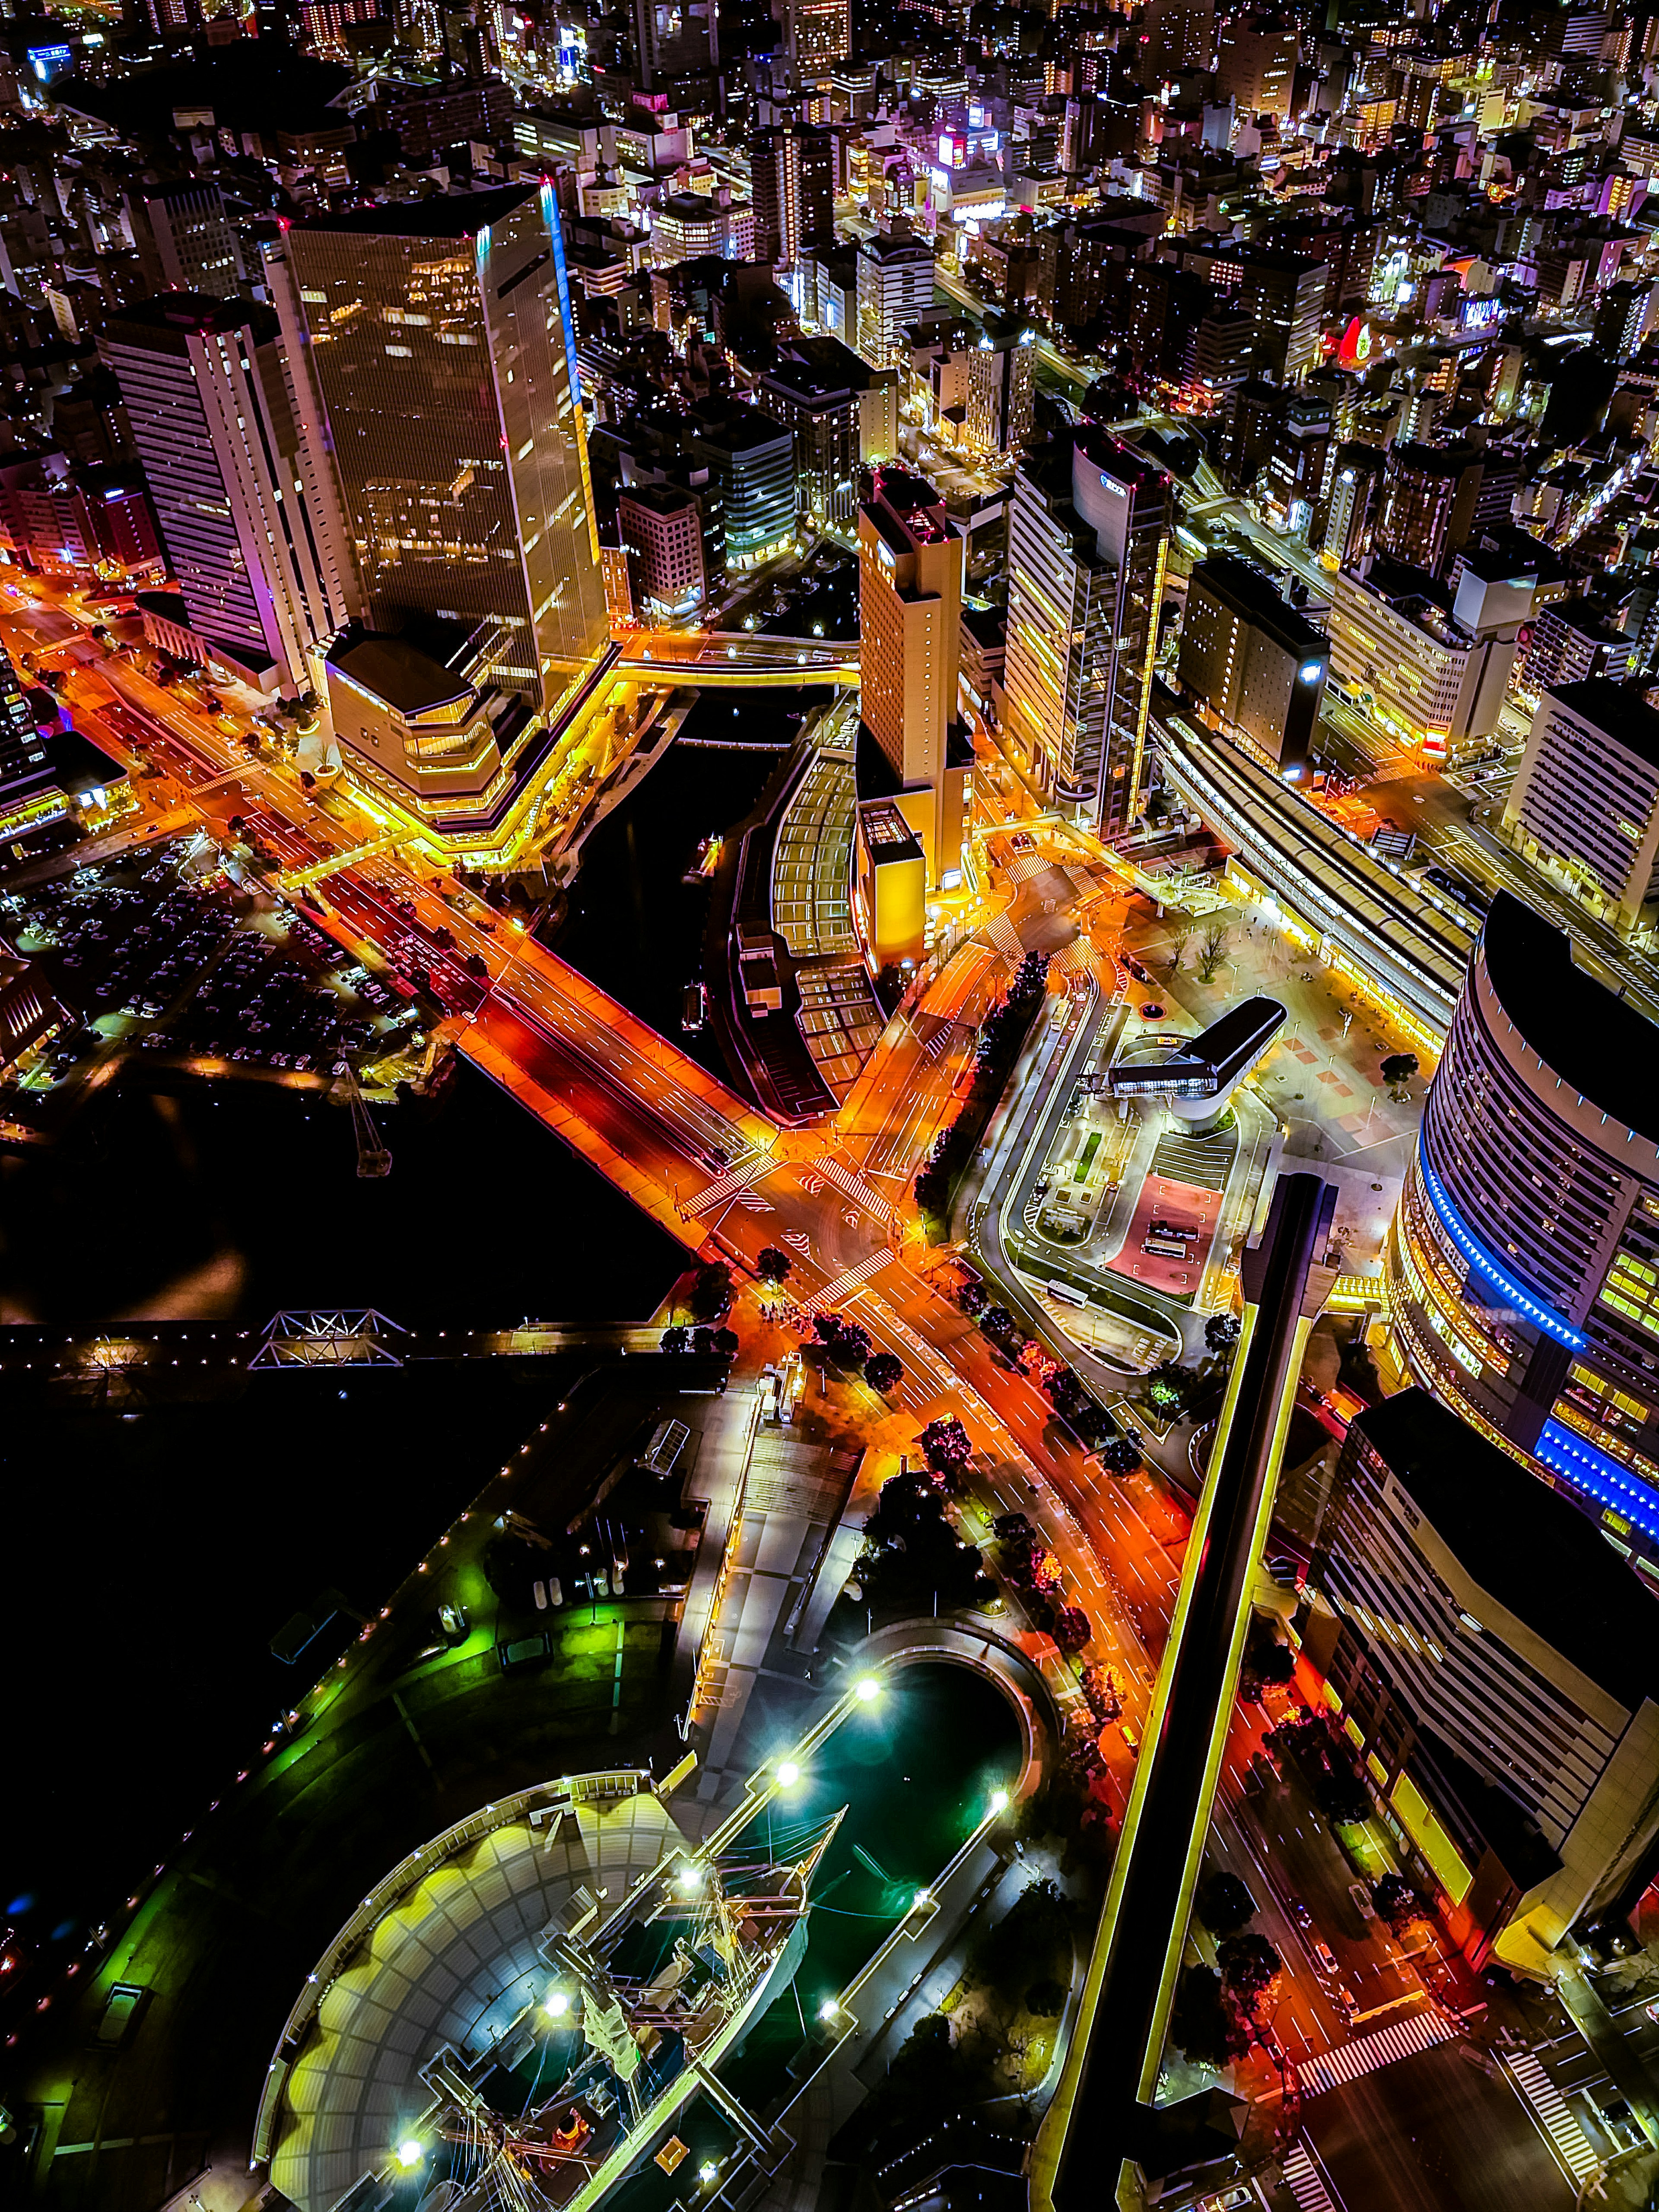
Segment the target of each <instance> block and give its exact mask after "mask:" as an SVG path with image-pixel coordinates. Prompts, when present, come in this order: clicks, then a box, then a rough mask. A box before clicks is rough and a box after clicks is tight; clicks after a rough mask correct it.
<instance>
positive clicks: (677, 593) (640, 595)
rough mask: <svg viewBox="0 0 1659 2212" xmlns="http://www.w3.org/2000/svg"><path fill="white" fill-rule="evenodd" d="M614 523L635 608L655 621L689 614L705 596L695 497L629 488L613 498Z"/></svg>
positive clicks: (660, 488)
mask: <svg viewBox="0 0 1659 2212" xmlns="http://www.w3.org/2000/svg"><path fill="white" fill-rule="evenodd" d="M617 522H618V524H619V525H620V526H621V530H622V541H623V545H624V547H625V548H626V549H627V552H628V557H629V583H630V585H631V586H632V590H633V602H634V604H635V605H636V606H639V607H641V608H642V609H644V611H645V613H646V616H647V620H653V621H659V622H661V621H678V620H682V619H683V618H684V617H685V616H687V615H690V614H695V613H696V611H697V609H698V608H699V607H700V606H702V603H703V601H704V600H705V599H707V598H708V574H707V571H706V569H705V568H704V565H703V553H702V507H700V505H699V504H698V501H697V496H696V493H695V492H693V491H690V490H689V489H680V488H679V487H678V486H677V485H674V484H667V483H646V484H632V485H629V486H628V487H627V488H626V489H624V490H623V492H622V493H621V494H620V495H619V496H618V498H617Z"/></svg>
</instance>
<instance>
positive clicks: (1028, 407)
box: [962, 315, 1036, 459]
mask: <svg viewBox="0 0 1659 2212" xmlns="http://www.w3.org/2000/svg"><path fill="white" fill-rule="evenodd" d="M1035 339H1036V331H1033V330H1031V329H1030V328H1029V327H1022V326H1021V325H1020V324H1019V323H1018V322H1017V321H1016V320H1014V319H1013V318H1012V317H1010V316H1006V315H996V316H987V319H986V322H985V326H984V328H983V329H982V330H981V332H980V335H979V337H978V339H977V341H976V342H975V343H974V344H972V345H970V346H969V349H968V360H967V368H968V377H967V392H966V408H967V412H966V414H965V416H964V417H963V425H962V429H963V438H964V440H965V441H966V442H967V443H968V444H969V446H971V447H974V448H975V451H977V452H979V453H994V454H996V455H997V456H998V457H999V459H1000V458H1001V457H1002V456H1004V455H1006V454H1008V453H1018V451H1019V450H1020V448H1021V447H1022V446H1024V443H1025V441H1026V440H1027V439H1028V438H1029V437H1030V435H1031V414H1032V406H1033V386H1032V376H1031V347H1032V344H1033V342H1034V341H1035Z"/></svg>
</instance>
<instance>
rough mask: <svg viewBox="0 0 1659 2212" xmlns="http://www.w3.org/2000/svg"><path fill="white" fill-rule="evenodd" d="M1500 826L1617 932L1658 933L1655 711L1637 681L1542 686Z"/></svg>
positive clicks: (1658, 734)
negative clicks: (1542, 692) (1545, 689)
mask: <svg viewBox="0 0 1659 2212" xmlns="http://www.w3.org/2000/svg"><path fill="white" fill-rule="evenodd" d="M1503 834H1504V836H1506V837H1507V838H1509V840H1510V842H1511V843H1512V844H1513V845H1514V846H1515V847H1516V850H1517V851H1518V852H1520V853H1522V854H1524V855H1525V856H1526V858H1527V859H1528V860H1530V861H1531V863H1532V864H1533V866H1534V867H1535V868H1537V869H1538V870H1539V871H1540V872H1541V873H1542V874H1543V875H1545V876H1547V877H1548V878H1549V879H1550V880H1551V881H1552V882H1553V884H1556V885H1557V886H1558V888H1559V889H1560V890H1564V891H1565V892H1566V894H1567V895H1568V896H1569V897H1571V898H1574V899H1576V900H1577V902H1578V903H1579V904H1580V905H1581V906H1583V908H1585V909H1586V911H1587V912H1589V913H1590V914H1593V915H1595V916H1596V917H1597V919H1598V920H1599V921H1605V922H1606V923H1607V925H1608V926H1609V927H1611V928H1613V929H1616V930H1617V931H1618V932H1619V933H1620V935H1621V936H1623V937H1633V938H1636V939H1640V940H1642V941H1644V942H1645V943H1647V944H1651V943H1652V942H1653V940H1654V937H1655V934H1656V932H1659V711H1656V710H1655V708H1652V707H1650V705H1649V704H1648V702H1647V700H1646V697H1645V696H1644V691H1643V687H1642V685H1641V684H1615V683H1613V682H1611V681H1610V680H1609V679H1608V678H1606V677H1592V678H1589V679H1588V680H1587V681H1586V682H1584V683H1582V684H1554V685H1553V686H1551V688H1550V689H1549V690H1547V691H1546V692H1545V694H1544V696H1543V697H1542V698H1541V700H1540V702H1539V703H1538V711H1537V713H1536V714H1534V716H1533V718H1532V728H1531V730H1530V732H1528V738H1527V748H1526V750H1525V752H1524V753H1522V757H1521V767H1520V769H1519V771H1518V773H1517V774H1516V779H1515V781H1514V782H1513V784H1511V786H1510V795H1509V799H1508V801H1507V803H1506V804H1505V805H1504V820H1503Z"/></svg>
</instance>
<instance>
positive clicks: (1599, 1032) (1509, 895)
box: [1477, 684, 1659, 1145]
mask: <svg viewBox="0 0 1659 2212" xmlns="http://www.w3.org/2000/svg"><path fill="white" fill-rule="evenodd" d="M1597 688H1598V687H1597V686H1596V685H1595V684H1565V685H1564V686H1563V687H1562V696H1565V694H1566V693H1569V692H1573V691H1590V690H1596V689H1597ZM1600 688H1602V689H1605V690H1609V691H1611V690H1618V689H1619V688H1620V687H1619V686H1618V685H1616V684H1604V685H1602V686H1601V687H1600ZM1656 720H1659V717H1656ZM1477 957H1479V958H1481V959H1484V960H1485V962H1486V973H1487V975H1488V976H1489V977H1490V978H1491V981H1492V990H1493V992H1494V993H1495V994H1496V995H1497V999H1498V1004H1499V1006H1502V1007H1503V1009H1504V1012H1505V1013H1506V1014H1507V1015H1508V1016H1509V1018H1510V1021H1511V1022H1512V1023H1513V1024H1515V1027H1516V1029H1517V1030H1519V1031H1520V1034H1521V1036H1522V1041H1523V1042H1525V1043H1526V1044H1528V1046H1530V1048H1532V1050H1533V1051H1534V1052H1535V1053H1536V1054H1537V1055H1538V1057H1539V1058H1540V1060H1542V1061H1543V1063H1544V1066H1546V1068H1547V1069H1548V1070H1549V1071H1550V1072H1551V1073H1553V1074H1556V1075H1559V1077H1560V1078H1561V1079H1562V1081H1563V1083H1564V1084H1566V1085H1570V1086H1571V1089H1572V1090H1574V1091H1577V1093H1578V1095H1579V1097H1582V1098H1587V1099H1589V1102H1590V1103H1591V1104H1592V1105H1595V1106H1597V1107H1599V1108H1600V1109H1601V1112H1602V1113H1604V1114H1606V1115H1608V1116H1609V1118H1610V1119H1611V1120H1613V1121H1619V1122H1621V1123H1622V1124H1623V1125H1624V1127H1626V1128H1627V1129H1634V1130H1635V1132H1636V1133H1637V1134H1638V1136H1639V1137H1645V1138H1646V1139H1648V1141H1649V1143H1650V1144H1656V1145H1659V1089H1656V1086H1655V1084H1654V1080H1653V1071H1654V1069H1655V1067H1656V1066H1659V1027H1656V1025H1655V1024H1653V1023H1652V1022H1650V1021H1649V1020H1648V1018H1646V1016H1645V1015H1644V1014H1638V1012H1637V1011H1636V1009H1635V1007H1634V1006H1632V1005H1631V1004H1630V1002H1629V1000H1626V999H1621V998H1620V997H1619V996H1618V994H1616V993H1614V992H1613V991H1610V990H1608V988H1607V985H1606V984H1605V983H1601V982H1599V981H1597V980H1596V978H1595V976H1594V975H1590V974H1589V972H1588V971H1587V970H1586V969H1583V968H1580V967H1577V965H1576V964H1575V963H1574V961H1573V957H1572V945H1571V939H1569V938H1568V937H1567V935H1566V933H1565V931H1564V930H1559V929H1555V928H1553V927H1551V925H1550V924H1549V923H1548V922H1547V921H1545V920H1544V919H1543V917H1542V916H1541V915H1536V914H1534V912H1533V910H1532V908H1530V907H1529V906H1528V905H1527V904H1526V902H1524V900H1522V899H1518V898H1516V896H1515V894H1514V893H1513V892H1512V891H1499V892H1498V896H1497V897H1496V898H1494V899H1493V901H1492V907H1491V909H1490V911H1489V912H1488V914H1487V915H1486V924H1485V927H1483V928H1482V930H1481V932H1480V947H1479V951H1478V953H1477Z"/></svg>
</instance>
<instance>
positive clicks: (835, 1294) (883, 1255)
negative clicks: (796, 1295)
mask: <svg viewBox="0 0 1659 2212" xmlns="http://www.w3.org/2000/svg"><path fill="white" fill-rule="evenodd" d="M892 1256H893V1255H892V1254H891V1253H890V1252H889V1251H886V1250H883V1251H880V1252H872V1254H871V1255H870V1257H869V1258H868V1259H867V1260H861V1261H860V1262H859V1264H858V1266H857V1267H849V1268H848V1270H847V1273H845V1274H844V1275H837V1277H836V1279H835V1281H834V1282H833V1283H826V1284H825V1285H824V1286H823V1289H822V1290H821V1291H817V1292H816V1293H815V1294H814V1296H813V1297H812V1298H811V1300H810V1301H809V1304H810V1307H811V1311H812V1312H814V1313H817V1311H818V1310H820V1309H821V1308H823V1307H829V1306H837V1305H839V1304H841V1303H842V1299H843V1298H846V1297H850V1296H851V1294H852V1293H853V1292H854V1291H857V1290H861V1289H862V1288H863V1286H864V1285H865V1284H866V1283H867V1282H868V1281H869V1279H870V1278H871V1277H872V1275H878V1274H879V1273H881V1271H882V1269H883V1268H884V1267H885V1266H886V1265H887V1263H888V1261H890V1259H891V1258H892Z"/></svg>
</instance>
